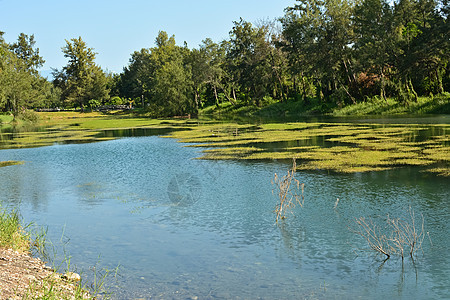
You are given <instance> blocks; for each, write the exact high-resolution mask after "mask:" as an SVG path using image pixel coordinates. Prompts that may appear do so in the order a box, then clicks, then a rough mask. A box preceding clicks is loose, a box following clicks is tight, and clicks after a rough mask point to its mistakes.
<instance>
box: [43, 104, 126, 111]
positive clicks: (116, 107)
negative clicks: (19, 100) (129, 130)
mask: <svg viewBox="0 0 450 300" xmlns="http://www.w3.org/2000/svg"><path fill="white" fill-rule="evenodd" d="M87 109H88V110H89V108H87ZM130 109H133V107H130V106H129V105H101V106H97V107H96V108H94V109H93V110H94V111H102V112H104V111H111V110H130ZM36 111H38V112H58V111H81V109H75V110H74V109H64V108H59V107H54V108H37V109H36Z"/></svg>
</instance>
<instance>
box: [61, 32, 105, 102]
mask: <svg viewBox="0 0 450 300" xmlns="http://www.w3.org/2000/svg"><path fill="white" fill-rule="evenodd" d="M62 52H63V53H64V57H66V58H68V60H69V61H68V63H67V65H66V66H65V67H63V69H62V71H58V70H54V72H53V76H54V78H55V80H54V83H55V85H57V86H59V87H60V88H61V89H62V97H63V99H65V100H66V101H67V102H69V103H73V104H74V105H77V106H80V107H81V108H82V109H83V108H84V106H85V105H86V104H87V103H88V101H89V100H93V99H95V100H100V101H101V100H105V99H107V98H108V97H109V91H108V89H107V88H106V84H107V79H106V76H105V73H104V72H103V70H102V69H101V68H100V66H98V65H97V64H96V63H95V55H96V53H95V52H94V50H93V49H92V48H88V47H87V46H86V43H85V42H84V41H83V40H82V39H81V37H79V38H73V39H71V40H70V41H68V40H66V46H64V47H63V48H62Z"/></svg>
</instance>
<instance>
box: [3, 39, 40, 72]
mask: <svg viewBox="0 0 450 300" xmlns="http://www.w3.org/2000/svg"><path fill="white" fill-rule="evenodd" d="M35 44H36V41H35V40H34V35H31V36H28V35H26V34H24V33H21V34H20V35H19V37H18V39H17V42H16V43H14V44H12V45H11V46H10V49H11V50H12V51H13V52H14V53H15V54H16V56H17V57H18V58H19V59H20V60H21V61H22V62H23V63H24V65H25V67H26V68H27V69H28V70H29V71H30V72H32V73H34V74H37V73H38V69H39V68H40V67H42V66H43V65H44V63H45V60H44V59H43V58H42V57H41V56H40V55H39V48H36V49H35V48H34V46H35Z"/></svg>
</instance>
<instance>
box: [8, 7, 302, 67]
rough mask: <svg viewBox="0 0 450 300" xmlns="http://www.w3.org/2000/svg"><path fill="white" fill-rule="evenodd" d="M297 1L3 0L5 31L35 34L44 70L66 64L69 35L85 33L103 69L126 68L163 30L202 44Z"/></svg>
mask: <svg viewBox="0 0 450 300" xmlns="http://www.w3.org/2000/svg"><path fill="white" fill-rule="evenodd" d="M294 3H295V0H221V1H216V0H191V1H181V0H158V1H154V0H148V1H145V0H128V1H119V0H89V1H88V0H77V1H67V0H20V1H18V0H0V31H4V32H5V36H4V38H5V40H6V41H7V42H9V43H12V42H14V41H15V40H16V39H17V36H18V35H19V34H20V33H21V32H23V33H25V34H28V35H31V34H34V35H35V40H36V46H37V47H38V48H39V49H40V54H41V55H42V56H43V57H44V59H45V60H46V63H45V65H44V67H43V68H42V70H44V71H45V70H49V69H50V68H61V67H62V66H64V65H65V64H66V60H65V58H64V56H63V54H62V52H61V47H63V46H64V45H65V41H64V40H65V39H71V38H76V37H79V36H81V37H82V39H83V40H84V41H85V42H86V43H87V46H88V47H91V48H94V49H95V52H97V53H98V54H97V59H96V62H97V63H98V64H99V65H100V66H101V67H102V68H103V69H108V70H110V71H114V72H121V71H122V68H123V67H124V66H126V65H127V64H128V62H129V59H130V56H131V53H133V52H134V51H136V50H140V49H141V48H149V47H153V46H154V41H155V38H156V36H157V34H158V31H160V30H164V31H166V32H167V33H168V34H169V35H172V34H174V35H175V39H176V41H177V44H178V45H183V42H184V41H186V42H187V43H188V46H189V48H191V49H192V48H197V47H198V45H199V44H200V43H201V41H202V40H204V39H205V38H207V37H209V38H211V39H213V40H214V41H216V42H219V41H221V40H223V39H226V38H227V37H228V33H229V31H230V30H231V28H232V26H233V23H232V22H233V21H238V20H239V18H240V17H242V18H243V19H244V20H246V21H250V22H252V23H255V22H256V21H258V20H261V19H267V18H269V19H274V18H277V17H281V16H283V15H284V8H286V7H288V6H292V5H293V4H294Z"/></svg>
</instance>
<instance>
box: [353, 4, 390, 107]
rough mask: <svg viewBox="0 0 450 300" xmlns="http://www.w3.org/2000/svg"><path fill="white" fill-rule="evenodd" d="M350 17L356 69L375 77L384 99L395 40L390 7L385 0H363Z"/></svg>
mask: <svg viewBox="0 0 450 300" xmlns="http://www.w3.org/2000/svg"><path fill="white" fill-rule="evenodd" d="M353 20H354V25H353V26H354V33H355V45H354V49H355V52H356V53H355V55H356V59H357V65H358V69H359V71H360V72H362V73H363V74H365V75H368V76H372V77H374V78H376V79H378V80H379V94H380V96H381V97H382V98H383V99H384V100H386V77H387V76H388V75H389V74H387V73H388V71H389V69H390V67H391V66H392V61H391V60H392V57H393V55H394V52H395V42H396V40H397V39H398V38H397V37H396V33H395V23H394V18H393V10H392V8H391V6H390V5H389V4H388V3H387V2H386V1H385V0H364V1H362V2H361V3H359V4H358V5H357V6H356V8H355V13H354V18H353ZM363 84H364V83H360V85H363ZM371 84H374V82H370V83H368V85H369V86H370V85H371ZM366 85H367V83H366Z"/></svg>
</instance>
